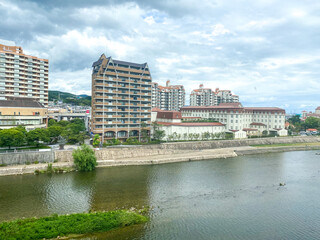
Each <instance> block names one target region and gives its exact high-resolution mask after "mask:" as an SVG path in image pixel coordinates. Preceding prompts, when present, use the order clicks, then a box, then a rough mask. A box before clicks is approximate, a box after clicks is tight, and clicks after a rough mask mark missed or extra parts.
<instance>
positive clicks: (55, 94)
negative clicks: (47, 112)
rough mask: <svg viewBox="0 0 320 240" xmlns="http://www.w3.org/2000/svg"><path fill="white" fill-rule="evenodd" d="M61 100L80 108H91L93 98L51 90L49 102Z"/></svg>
mask: <svg viewBox="0 0 320 240" xmlns="http://www.w3.org/2000/svg"><path fill="white" fill-rule="evenodd" d="M54 100H60V101H62V102H64V103H70V104H73V105H78V106H90V105H91V96H88V95H85V94H81V95H75V94H72V93H67V92H60V91H52V90H49V101H54Z"/></svg>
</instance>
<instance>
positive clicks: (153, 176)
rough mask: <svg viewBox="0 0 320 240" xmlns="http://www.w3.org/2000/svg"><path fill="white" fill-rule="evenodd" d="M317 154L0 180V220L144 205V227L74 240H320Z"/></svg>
mask: <svg viewBox="0 0 320 240" xmlns="http://www.w3.org/2000/svg"><path fill="white" fill-rule="evenodd" d="M317 152H318V151H301V152H285V153H272V154H262V155H251V156H242V157H236V158H229V159H214V160H207V161H196V162H183V163H172V164H164V165H153V166H127V167H113V168H100V169H97V170H96V171H95V172H92V173H79V172H74V173H68V174H53V175H46V174H43V175H38V176H35V175H23V176H7V177H0V221H5V220H10V219H15V218H21V217H33V216H46V215H49V214H52V213H58V214H66V213H76V212H87V211H89V210H113V209H116V208H130V207H137V208H139V207H143V206H150V207H151V210H150V213H149V214H150V222H148V223H146V224H144V225H138V226H132V227H127V228H124V229H119V230H114V231H111V232H108V233H102V234H94V235H88V236H84V237H81V238H79V239H88V240H89V239H90V240H93V239H161V240H162V239H163V240H168V239H184V240H186V239H290V240H293V239H308V240H310V239H320V155H316V153H317ZM279 183H285V184H286V185H285V186H279Z"/></svg>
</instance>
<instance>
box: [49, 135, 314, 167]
mask: <svg viewBox="0 0 320 240" xmlns="http://www.w3.org/2000/svg"><path fill="white" fill-rule="evenodd" d="M311 142H320V137H277V138H252V139H240V140H216V141H194V142H174V143H162V144H155V145H142V146H141V145H138V146H131V147H119V146H115V147H108V148H103V149H100V150H95V152H96V156H97V160H115V159H130V158H135V157H145V156H155V155H171V154H178V153H186V152H193V151H199V150H204V149H218V148H232V147H241V146H250V145H261V144H263V145H267V144H280V143H311ZM55 159H56V160H58V161H59V162H72V161H73V158H72V151H69V150H61V151H60V150H58V151H56V152H55Z"/></svg>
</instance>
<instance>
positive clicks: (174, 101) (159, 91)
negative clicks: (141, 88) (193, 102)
mask: <svg viewBox="0 0 320 240" xmlns="http://www.w3.org/2000/svg"><path fill="white" fill-rule="evenodd" d="M184 105H185V90H184V87H183V86H182V85H170V80H168V81H167V82H166V86H165V87H163V86H159V84H158V83H152V107H153V108H159V109H161V110H167V111H179V110H180V108H182V107H183V106H184Z"/></svg>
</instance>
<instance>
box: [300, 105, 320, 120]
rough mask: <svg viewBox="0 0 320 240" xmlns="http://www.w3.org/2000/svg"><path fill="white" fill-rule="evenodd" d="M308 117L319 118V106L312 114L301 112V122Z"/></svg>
mask: <svg viewBox="0 0 320 240" xmlns="http://www.w3.org/2000/svg"><path fill="white" fill-rule="evenodd" d="M308 117H315V118H320V106H319V107H317V108H316V109H315V111H314V112H307V111H302V114H301V120H302V121H305V120H306V119H307V118H308Z"/></svg>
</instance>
